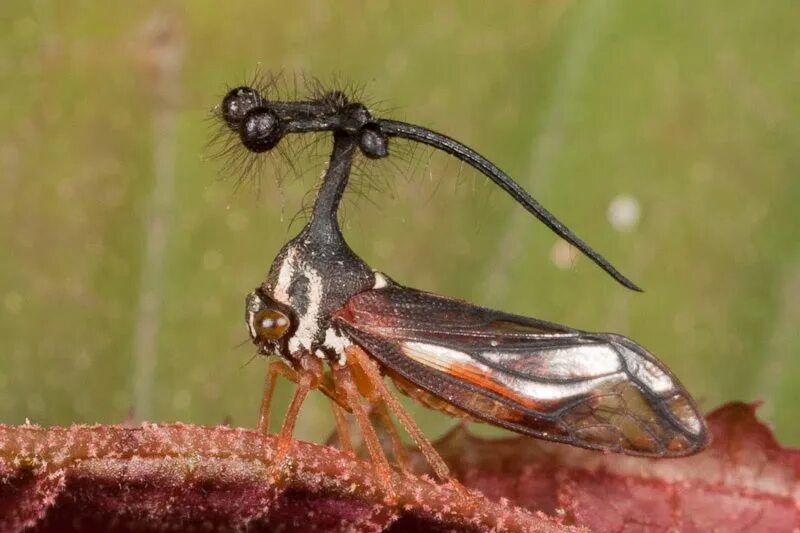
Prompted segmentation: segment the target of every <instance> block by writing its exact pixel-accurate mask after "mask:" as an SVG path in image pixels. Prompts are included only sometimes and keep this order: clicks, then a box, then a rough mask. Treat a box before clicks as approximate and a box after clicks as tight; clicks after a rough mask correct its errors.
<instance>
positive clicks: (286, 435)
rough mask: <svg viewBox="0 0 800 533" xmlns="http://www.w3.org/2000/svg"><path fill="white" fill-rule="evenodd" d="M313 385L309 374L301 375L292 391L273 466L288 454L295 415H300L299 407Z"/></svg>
mask: <svg viewBox="0 0 800 533" xmlns="http://www.w3.org/2000/svg"><path fill="white" fill-rule="evenodd" d="M313 385H314V376H313V375H312V374H309V373H301V374H300V379H299V380H298V381H297V388H296V389H295V390H294V396H292V402H291V403H290V404H289V409H288V410H287V411H286V418H284V419H283V426H281V432H280V433H279V434H278V446H277V449H276V451H275V457H274V458H273V460H272V462H273V464H275V465H278V464H280V463H281V462H283V460H284V459H285V458H286V454H287V453H289V445H290V444H291V443H292V433H294V427H295V425H296V423H297V415H299V414H300V406H302V405H303V402H304V401H305V399H306V396H308V393H309V392H310V391H311V389H312V388H314V387H313Z"/></svg>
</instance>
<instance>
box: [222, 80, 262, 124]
mask: <svg viewBox="0 0 800 533" xmlns="http://www.w3.org/2000/svg"><path fill="white" fill-rule="evenodd" d="M263 105H264V99H263V98H262V97H261V95H260V94H258V91H256V90H255V89H253V88H252V87H236V88H235V89H231V90H230V91H228V94H226V95H225V98H223V99H222V118H223V119H224V120H225V123H226V124H227V125H228V127H229V128H231V129H233V130H236V131H238V130H239V126H241V124H242V121H243V120H244V117H245V115H247V113H248V112H249V111H250V110H251V109H253V108H255V107H259V106H263Z"/></svg>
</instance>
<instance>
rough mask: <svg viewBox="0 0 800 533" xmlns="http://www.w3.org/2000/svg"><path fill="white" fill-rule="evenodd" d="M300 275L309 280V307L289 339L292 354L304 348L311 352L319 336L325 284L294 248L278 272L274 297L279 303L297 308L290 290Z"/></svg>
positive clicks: (307, 296)
mask: <svg viewBox="0 0 800 533" xmlns="http://www.w3.org/2000/svg"><path fill="white" fill-rule="evenodd" d="M298 274H299V275H303V276H305V277H306V278H307V279H308V293H307V294H306V295H305V297H306V300H307V302H308V305H307V307H306V311H305V313H303V314H302V315H300V316H298V320H297V330H296V331H295V332H294V335H293V336H292V338H291V339H289V351H290V352H292V353H294V352H297V351H299V350H300V349H303V348H304V349H306V350H311V346H312V345H313V343H314V339H315V338H316V336H317V323H318V320H319V311H320V307H321V305H322V297H323V290H322V288H323V284H322V277H321V276H320V275H319V273H318V272H317V271H316V270H314V269H313V268H310V267H309V266H308V265H306V264H305V263H303V262H302V261H300V260H298V259H297V251H296V250H295V249H294V248H289V249H288V250H287V251H286V257H284V259H283V263H281V268H280V270H279V271H278V280H277V282H276V284H275V288H274V289H273V291H272V293H273V294H272V296H273V297H274V298H275V299H276V300H277V301H279V302H281V303H283V304H286V305H288V306H290V307H295V306H294V305H292V304H293V302H292V301H291V298H290V295H289V288H290V287H291V285H292V282H293V281H294V280H295V279H297V277H298Z"/></svg>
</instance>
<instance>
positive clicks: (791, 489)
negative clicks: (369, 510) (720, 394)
mask: <svg viewBox="0 0 800 533" xmlns="http://www.w3.org/2000/svg"><path fill="white" fill-rule="evenodd" d="M756 407H757V405H756V404H752V405H748V404H743V403H731V404H728V405H725V406H723V407H721V408H719V409H717V410H716V411H714V412H713V413H711V414H710V415H709V417H708V423H709V427H710V429H711V433H712V435H713V437H714V440H713V442H712V444H711V446H710V447H709V448H708V449H707V450H705V451H703V452H702V453H700V454H698V455H695V456H692V457H687V458H683V459H671V460H663V459H662V460H658V459H645V458H638V457H625V456H620V455H612V454H602V453H597V452H592V451H587V450H582V449H578V448H572V447H568V446H563V445H558V444H552V443H547V442H542V441H533V440H530V439H522V438H512V439H506V440H500V441H491V442H489V441H486V440H483V439H479V438H477V437H474V436H472V435H470V434H469V433H468V432H467V431H465V430H464V429H463V427H460V428H457V429H456V430H454V431H453V432H451V433H450V434H449V435H448V436H446V437H445V438H444V439H443V440H442V441H440V442H439V443H438V446H437V448H438V449H439V451H440V452H441V453H442V454H443V456H444V457H445V460H446V461H447V462H448V464H450V465H452V466H453V467H454V469H455V470H456V474H457V476H458V477H459V478H460V479H462V480H463V482H464V483H465V484H466V485H467V486H469V487H473V488H477V489H480V490H481V491H482V492H483V493H484V494H486V495H487V496H488V497H489V498H498V497H504V498H508V499H509V500H510V501H511V502H513V503H515V504H517V505H520V506H522V507H526V508H528V509H536V510H539V511H543V512H545V513H548V514H551V515H557V516H563V517H564V520H565V522H566V523H570V524H578V525H581V526H586V527H589V528H590V529H591V530H592V531H598V532H603V531H609V532H610V531H615V532H617V531H687V532H692V531H725V532H735V531H748V532H754V531H769V532H780V531H797V528H798V527H800V515H799V514H798V504H799V503H800V499H799V497H800V485H799V484H798V474H800V450H797V449H787V448H783V447H781V446H780V444H778V442H777V441H776V440H775V438H774V437H773V436H772V432H771V431H770V430H769V429H768V428H767V427H766V426H765V425H764V424H762V423H761V422H759V421H758V419H757V418H756V416H755V410H756Z"/></svg>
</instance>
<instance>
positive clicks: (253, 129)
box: [239, 107, 283, 152]
mask: <svg viewBox="0 0 800 533" xmlns="http://www.w3.org/2000/svg"><path fill="white" fill-rule="evenodd" d="M239 137H240V138H241V139H242V144H243V145H244V146H245V148H247V149H248V150H250V151H251V152H266V151H267V150H270V149H272V148H273V147H274V146H275V145H276V144H278V142H279V141H280V140H281V137H283V128H282V126H281V123H280V121H279V120H278V117H277V116H276V115H275V113H273V112H272V111H270V110H269V109H267V108H266V107H254V108H253V109H251V110H250V111H248V112H247V114H246V115H245V116H244V119H243V120H242V125H241V127H240V128H239Z"/></svg>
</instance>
